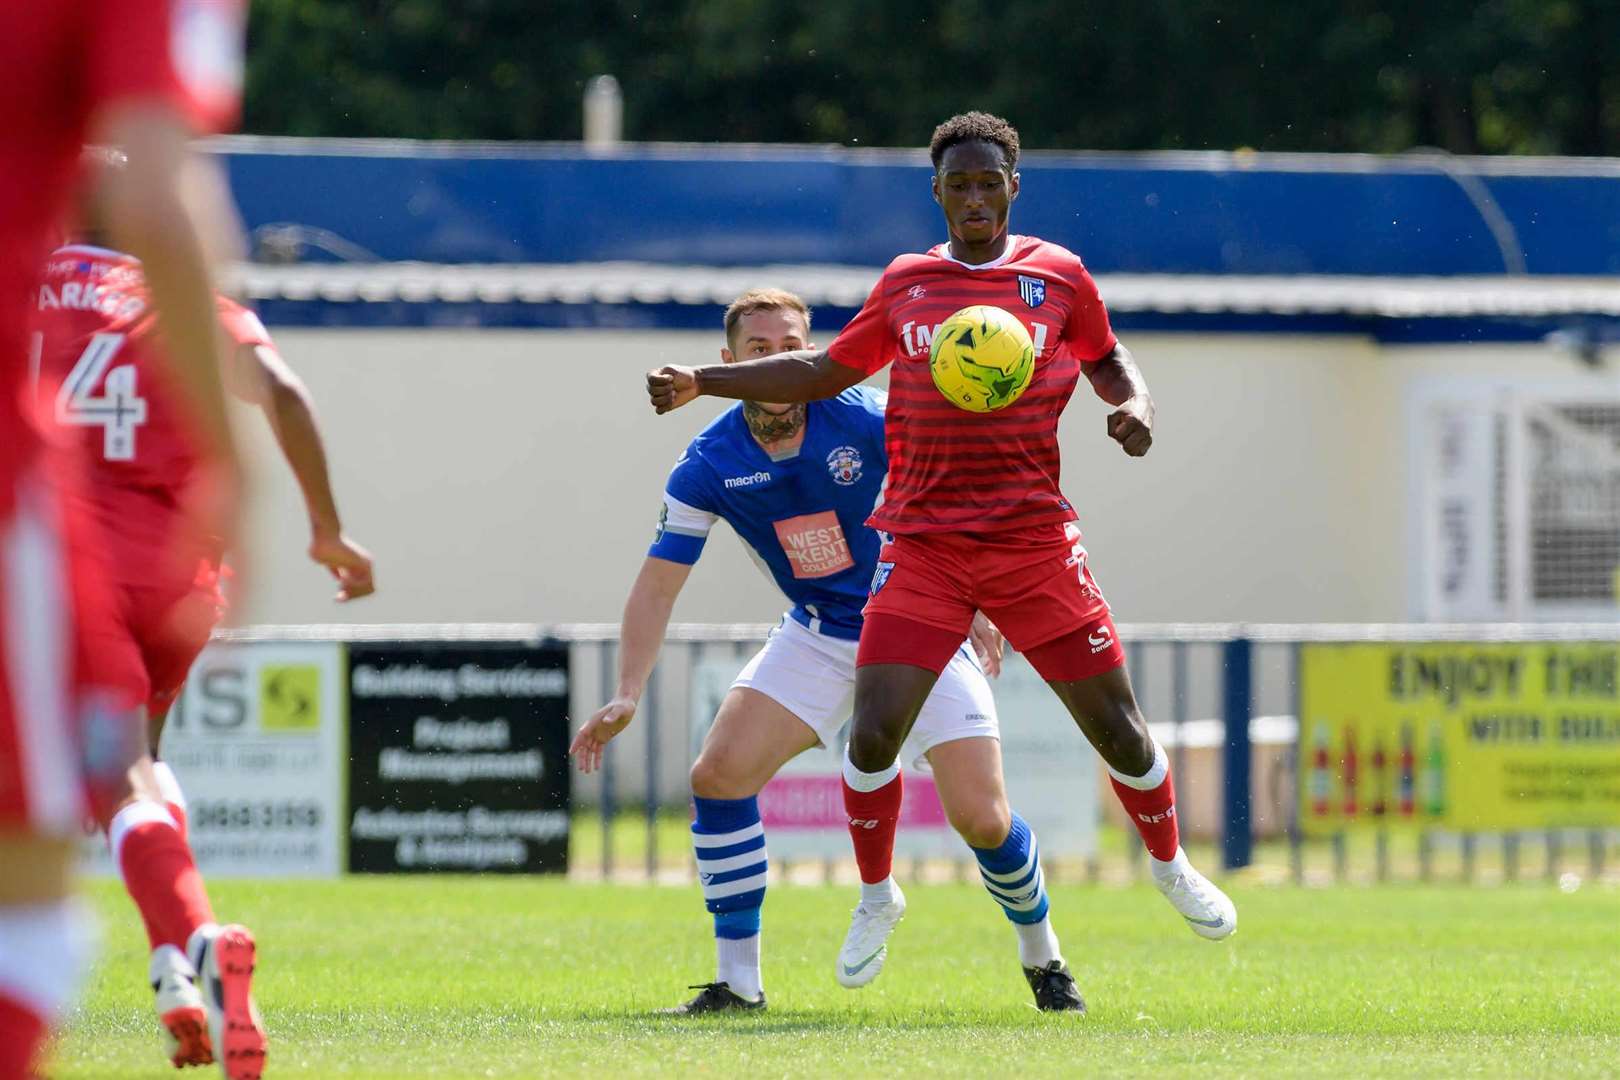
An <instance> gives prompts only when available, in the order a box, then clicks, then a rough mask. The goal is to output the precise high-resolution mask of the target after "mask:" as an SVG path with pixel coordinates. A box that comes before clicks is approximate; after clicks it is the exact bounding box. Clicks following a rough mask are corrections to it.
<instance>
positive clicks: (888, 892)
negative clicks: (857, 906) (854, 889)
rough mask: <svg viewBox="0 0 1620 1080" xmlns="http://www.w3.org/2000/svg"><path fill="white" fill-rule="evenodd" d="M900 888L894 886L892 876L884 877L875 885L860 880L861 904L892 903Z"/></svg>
mask: <svg viewBox="0 0 1620 1080" xmlns="http://www.w3.org/2000/svg"><path fill="white" fill-rule="evenodd" d="M899 892H900V890H899V889H898V888H896V887H895V884H894V876H893V875H890V876H889V877H886V878H884V879H883V880H882V881H880V882H878V883H877V884H875V885H868V884H867V883H866V882H864V881H863V882H861V903H863V904H892V903H894V901H895V897H896V896H898V895H899Z"/></svg>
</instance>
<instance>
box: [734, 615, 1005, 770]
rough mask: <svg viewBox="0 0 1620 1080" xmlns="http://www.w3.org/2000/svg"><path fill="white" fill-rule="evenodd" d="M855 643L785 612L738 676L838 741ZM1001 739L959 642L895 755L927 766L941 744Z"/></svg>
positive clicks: (977, 670)
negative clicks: (928, 756)
mask: <svg viewBox="0 0 1620 1080" xmlns="http://www.w3.org/2000/svg"><path fill="white" fill-rule="evenodd" d="M858 645H859V642H854V641H845V640H843V639H842V638H835V637H828V636H827V635H826V634H818V633H816V632H815V631H814V630H811V629H809V628H808V627H806V626H803V625H801V624H800V623H798V622H796V621H794V620H793V619H792V618H790V617H787V616H784V617H783V618H782V621H781V623H780V624H779V625H778V626H777V627H776V628H775V629H774V630H772V631H771V635H770V637H769V638H767V639H766V640H765V645H764V647H763V648H762V649H760V650H759V652H757V653H755V654H754V657H753V659H751V660H749V661H748V665H747V666H746V667H744V668H743V669H742V673H741V674H740V675H738V676H737V679H736V681H735V682H733V683H732V684H731V685H732V686H733V687H738V686H746V687H748V688H749V689H751V690H757V691H759V692H760V693H761V694H764V695H765V696H766V697H768V698H770V699H771V700H773V701H775V702H777V703H779V704H780V705H781V706H782V707H783V708H785V709H787V711H788V712H790V713H792V714H793V715H794V716H797V717H798V718H799V719H800V720H803V721H804V722H805V724H806V725H808V726H809V727H810V729H811V730H812V731H814V732H815V733H816V738H817V739H818V740H820V742H821V745H822V746H827V747H836V748H838V749H840V750H842V748H843V741H844V738H845V731H844V724H845V723H846V722H847V721H848V720H849V718H850V714H851V712H852V711H853V709H854V705H855V650H856V648H857V647H858ZM977 736H986V737H989V738H992V739H999V738H1001V728H1000V725H999V724H998V723H997V721H996V702H995V698H993V697H992V696H991V694H990V683H989V680H987V679H986V678H985V676H984V670H983V669H982V668H981V667H980V666H979V658H978V657H977V656H975V655H974V654H973V648H972V646H970V645H968V644H967V643H966V642H963V644H962V647H961V648H959V649H957V650H956V655H955V656H953V657H951V662H950V663H949V664H947V665H945V670H944V671H943V672H941V673H940V676H939V681H938V682H936V683H935V684H934V689H933V692H932V693H930V694H929V695H928V700H927V701H926V702H924V703H923V707H922V712H920V713H918V714H917V722H916V723H915V724H914V725H912V728H911V734H909V735H907V736H906V741H905V742H904V743H903V744H901V747H900V758H899V760H900V762H901V763H902V764H903V765H906V766H907V767H910V768H921V769H923V770H925V771H926V770H927V768H928V762H927V760H926V759H925V758H924V757H923V755H924V754H926V753H928V751H929V750H931V749H933V748H934V747H936V746H938V745H939V744H940V743H947V742H952V741H954V740H956V739H970V738H974V737H977Z"/></svg>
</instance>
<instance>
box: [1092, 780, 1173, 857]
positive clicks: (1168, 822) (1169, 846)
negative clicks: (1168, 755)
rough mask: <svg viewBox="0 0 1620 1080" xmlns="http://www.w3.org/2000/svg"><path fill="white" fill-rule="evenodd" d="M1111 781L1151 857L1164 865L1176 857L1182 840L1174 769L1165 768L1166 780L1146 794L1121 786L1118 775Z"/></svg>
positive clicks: (1124, 785) (1145, 792)
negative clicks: (1177, 817) (1178, 825)
mask: <svg viewBox="0 0 1620 1080" xmlns="http://www.w3.org/2000/svg"><path fill="white" fill-rule="evenodd" d="M1108 779H1109V782H1110V783H1112V784H1113V785H1114V794H1115V795H1118V796H1119V801H1120V803H1121V804H1123V805H1124V807H1125V812H1126V813H1128V814H1130V815H1131V820H1132V821H1133V822H1135V823H1136V831H1137V832H1139V833H1141V834H1142V843H1144V844H1146V845H1147V849H1148V854H1150V855H1152V856H1153V857H1154V858H1155V859H1158V860H1159V861H1160V862H1169V861H1170V860H1171V859H1173V858H1175V857H1176V849H1177V848H1179V847H1180V846H1181V837H1180V835H1179V833H1178V831H1177V829H1176V786H1175V784H1174V783H1173V782H1172V781H1171V779H1170V770H1169V769H1168V768H1166V769H1165V773H1164V779H1163V780H1162V781H1160V783H1159V785H1158V786H1157V787H1153V788H1149V789H1148V790H1146V791H1143V790H1142V789H1141V788H1134V787H1131V786H1129V785H1127V784H1122V783H1120V781H1119V777H1117V776H1110V777H1109V778H1108Z"/></svg>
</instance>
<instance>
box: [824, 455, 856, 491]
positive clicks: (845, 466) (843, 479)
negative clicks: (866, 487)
mask: <svg viewBox="0 0 1620 1080" xmlns="http://www.w3.org/2000/svg"><path fill="white" fill-rule="evenodd" d="M827 471H828V472H829V473H831V474H832V478H833V483H835V484H842V485H843V486H845V487H848V486H849V485H851V484H853V483H854V482H855V481H857V480H859V479H860V478H861V452H860V451H859V450H857V449H855V448H854V447H853V446H840V447H838V448H837V449H836V450H834V451H833V452H832V453H830V454H828V455H827Z"/></svg>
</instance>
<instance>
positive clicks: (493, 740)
mask: <svg viewBox="0 0 1620 1080" xmlns="http://www.w3.org/2000/svg"><path fill="white" fill-rule="evenodd" d="M567 753H568V649H567V647H566V646H565V645H561V644H557V643H550V642H548V643H541V644H521V643H508V642H491V643H472V642H455V643H445V644H434V643H422V642H401V643H398V644H387V643H383V644H364V645H361V644H356V645H351V646H350V647H349V869H350V870H351V871H353V872H356V873H431V872H451V873H564V872H566V871H567V869H568V793H569V790H568V784H569V777H568V758H567Z"/></svg>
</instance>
